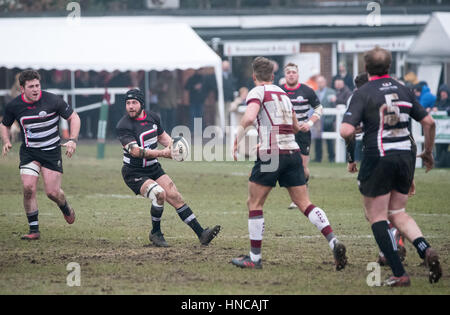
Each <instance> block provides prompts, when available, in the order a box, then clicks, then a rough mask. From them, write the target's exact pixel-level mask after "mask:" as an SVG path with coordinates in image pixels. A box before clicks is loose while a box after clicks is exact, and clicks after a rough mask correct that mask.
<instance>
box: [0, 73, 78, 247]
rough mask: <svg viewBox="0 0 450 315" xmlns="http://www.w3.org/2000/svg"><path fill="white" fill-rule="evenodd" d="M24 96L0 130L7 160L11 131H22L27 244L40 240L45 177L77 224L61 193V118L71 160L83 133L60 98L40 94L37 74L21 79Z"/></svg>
mask: <svg viewBox="0 0 450 315" xmlns="http://www.w3.org/2000/svg"><path fill="white" fill-rule="evenodd" d="M19 84H20V91H21V95H19V96H18V97H16V98H15V99H14V100H12V101H11V102H10V103H9V104H7V105H6V108H5V114H4V117H3V122H2V124H1V126H0V130H1V135H2V141H3V148H2V154H3V156H5V155H6V154H7V153H8V152H9V151H10V149H11V147H12V145H11V142H10V140H9V139H10V127H11V125H12V124H13V123H14V121H15V120H17V121H18V122H19V125H20V127H21V129H20V130H21V137H22V145H21V147H20V166H19V169H20V178H21V180H22V186H23V204H24V208H25V213H26V216H27V218H28V224H29V228H30V230H29V233H28V234H25V235H24V236H22V239H24V240H38V239H39V238H40V232H39V219H38V215H39V210H38V203H37V199H36V189H37V183H38V179H39V175H40V174H42V179H43V181H44V188H45V192H46V194H47V196H48V198H50V199H51V200H52V201H54V202H55V203H56V204H57V205H58V207H59V208H60V209H61V212H62V213H63V216H64V218H65V219H66V221H67V223H69V224H73V223H74V222H75V211H74V210H73V208H72V207H71V206H70V205H69V204H68V203H67V200H66V197H65V195H64V192H63V190H62V189H61V178H62V173H63V166H62V157H61V144H60V142H61V138H60V136H59V121H60V117H62V118H64V119H67V121H68V122H69V126H70V139H69V141H67V142H66V143H65V144H63V145H62V146H63V147H65V148H66V155H67V156H68V157H69V158H71V157H72V155H73V154H74V153H75V150H76V148H77V139H78V134H79V132H80V118H79V117H78V114H77V113H75V112H74V111H73V110H72V108H71V107H70V105H68V104H67V103H66V102H64V100H63V99H62V98H61V97H60V96H57V95H54V94H52V93H48V92H46V91H42V90H41V77H40V75H39V73H38V72H36V71H34V70H26V71H23V72H21V73H20V75H19Z"/></svg>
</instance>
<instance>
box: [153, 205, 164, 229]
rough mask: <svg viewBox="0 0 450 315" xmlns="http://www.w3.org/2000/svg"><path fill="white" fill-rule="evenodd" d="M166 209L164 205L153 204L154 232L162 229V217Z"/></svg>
mask: <svg viewBox="0 0 450 315" xmlns="http://www.w3.org/2000/svg"><path fill="white" fill-rule="evenodd" d="M163 211H164V207H162V206H158V207H157V206H155V205H154V204H152V208H151V210H150V214H151V216H152V234H154V233H156V232H158V231H161V217H162V214H163Z"/></svg>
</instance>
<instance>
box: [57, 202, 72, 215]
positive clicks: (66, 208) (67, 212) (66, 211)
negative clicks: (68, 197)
mask: <svg viewBox="0 0 450 315" xmlns="http://www.w3.org/2000/svg"><path fill="white" fill-rule="evenodd" d="M59 209H61V212H62V213H63V214H64V215H65V216H67V217H68V216H70V208H69V204H68V203H67V201H64V206H59Z"/></svg>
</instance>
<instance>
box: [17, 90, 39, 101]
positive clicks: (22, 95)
mask: <svg viewBox="0 0 450 315" xmlns="http://www.w3.org/2000/svg"><path fill="white" fill-rule="evenodd" d="M20 97H21V98H22V101H24V102H25V103H27V104H34V103H37V102H39V101H40V100H41V98H42V91H41V93H40V94H39V99H38V100H37V101H36V102H28V101H27V100H26V99H25V97H24V94H23V93H22V94H21V95H20Z"/></svg>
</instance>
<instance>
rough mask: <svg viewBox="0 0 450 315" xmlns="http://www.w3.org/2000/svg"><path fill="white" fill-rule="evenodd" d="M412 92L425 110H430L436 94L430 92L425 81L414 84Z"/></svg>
mask: <svg viewBox="0 0 450 315" xmlns="http://www.w3.org/2000/svg"><path fill="white" fill-rule="evenodd" d="M414 93H415V94H416V97H417V100H418V101H419V103H420V104H421V105H422V106H423V107H424V108H425V109H426V110H427V112H430V111H431V110H432V109H433V107H434V105H435V103H436V96H435V95H433V94H432V93H431V91H430V88H429V87H428V84H427V83H426V82H425V81H421V82H419V84H416V85H415V86H414Z"/></svg>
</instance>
